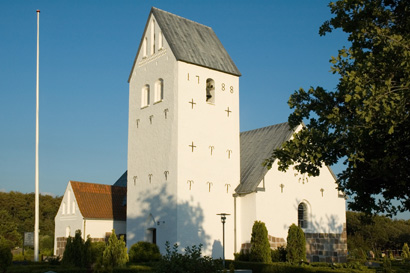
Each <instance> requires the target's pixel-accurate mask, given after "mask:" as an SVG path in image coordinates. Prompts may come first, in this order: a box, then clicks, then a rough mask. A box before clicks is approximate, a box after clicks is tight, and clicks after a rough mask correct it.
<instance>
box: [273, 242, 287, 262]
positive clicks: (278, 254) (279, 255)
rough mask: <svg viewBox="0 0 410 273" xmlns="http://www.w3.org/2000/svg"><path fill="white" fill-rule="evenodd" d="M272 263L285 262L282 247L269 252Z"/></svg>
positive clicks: (284, 249)
mask: <svg viewBox="0 0 410 273" xmlns="http://www.w3.org/2000/svg"><path fill="white" fill-rule="evenodd" d="M271 258H272V262H274V263H277V262H286V248H285V247H284V246H279V247H278V248H277V249H272V250H271Z"/></svg>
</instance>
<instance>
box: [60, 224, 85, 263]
mask: <svg viewBox="0 0 410 273" xmlns="http://www.w3.org/2000/svg"><path fill="white" fill-rule="evenodd" d="M61 262H62V263H63V264H64V265H69V266H76V267H89V266H90V265H91V240H90V238H87V241H84V240H83V238H81V231H80V230H77V231H76V232H75V236H74V238H72V237H68V238H67V244H66V246H65V250H64V254H63V260H62V261H61Z"/></svg>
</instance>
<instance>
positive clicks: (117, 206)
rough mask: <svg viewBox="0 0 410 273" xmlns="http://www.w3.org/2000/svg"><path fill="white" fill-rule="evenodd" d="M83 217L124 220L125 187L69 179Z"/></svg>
mask: <svg viewBox="0 0 410 273" xmlns="http://www.w3.org/2000/svg"><path fill="white" fill-rule="evenodd" d="M70 183H71V187H72V189H73V192H74V195H75V198H76V200H77V204H78V207H79V209H80V211H81V214H82V215H83V217H84V218H93V219H114V220H123V221H125V220H126V214H127V208H126V206H125V203H124V201H125V198H126V197H127V188H126V187H116V186H110V185H103V184H94V183H85V182H77V181H70Z"/></svg>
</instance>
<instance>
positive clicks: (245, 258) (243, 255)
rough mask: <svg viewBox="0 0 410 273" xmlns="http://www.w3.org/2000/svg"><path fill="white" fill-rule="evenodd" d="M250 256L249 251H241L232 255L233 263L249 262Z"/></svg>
mask: <svg viewBox="0 0 410 273" xmlns="http://www.w3.org/2000/svg"><path fill="white" fill-rule="evenodd" d="M250 256H251V255H250V253H249V251H245V250H243V249H241V251H240V252H239V253H234V257H235V261H242V262H249V260H250Z"/></svg>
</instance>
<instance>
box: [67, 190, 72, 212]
mask: <svg viewBox="0 0 410 273" xmlns="http://www.w3.org/2000/svg"><path fill="white" fill-rule="evenodd" d="M70 197H71V191H70V190H68V194H67V214H70V203H71V202H70Z"/></svg>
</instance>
